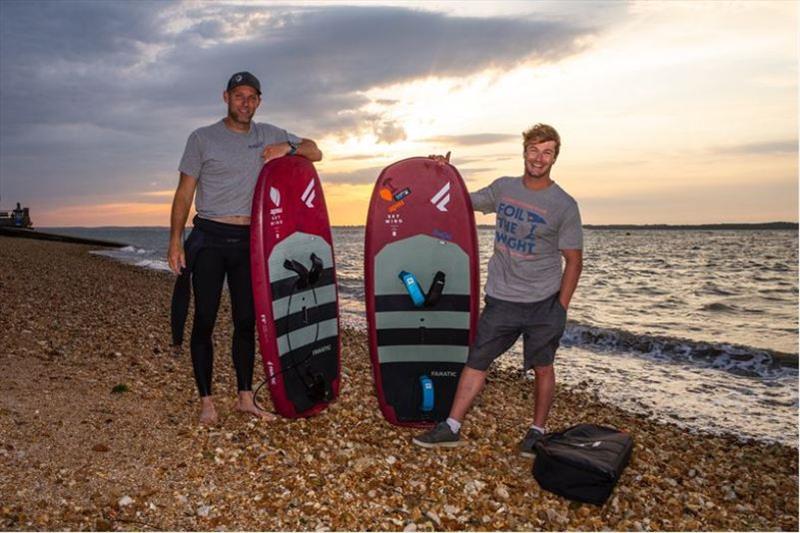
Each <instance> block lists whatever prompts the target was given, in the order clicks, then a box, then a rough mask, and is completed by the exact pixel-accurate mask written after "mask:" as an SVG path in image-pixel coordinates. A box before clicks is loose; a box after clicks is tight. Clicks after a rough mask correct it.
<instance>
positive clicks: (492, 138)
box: [421, 133, 522, 146]
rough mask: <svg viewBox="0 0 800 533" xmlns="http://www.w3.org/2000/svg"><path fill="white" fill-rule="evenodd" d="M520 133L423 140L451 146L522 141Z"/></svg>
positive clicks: (447, 136)
mask: <svg viewBox="0 0 800 533" xmlns="http://www.w3.org/2000/svg"><path fill="white" fill-rule="evenodd" d="M521 139H522V137H521V136H520V135H508V134H505V133H476V134H472V135H438V136H436V137H430V138H428V139H424V140H422V141H421V142H429V143H437V144H445V145H450V146H477V145H481V144H495V143H500V142H512V141H519V142H520V143H521V142H522V140H521Z"/></svg>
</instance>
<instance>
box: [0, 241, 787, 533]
mask: <svg viewBox="0 0 800 533" xmlns="http://www.w3.org/2000/svg"><path fill="white" fill-rule="evenodd" d="M89 250H91V247H89V246H86V245H77V244H66V243H53V242H41V241H34V240H27V239H21V238H10V237H0V264H2V265H3V266H2V268H0V301H2V306H1V307H0V365H2V372H0V529H2V530H37V531H41V530H141V531H151V530H311V531H315V530H388V531H433V530H486V531H494V530H524V531H530V530H591V531H595V530H624V531H643V530H670V531H674V530H696V531H711V530H715V531H716V530H735V531H749V530H759V531H761V530H769V531H775V530H786V531H797V529H798V450H797V447H792V446H785V445H781V444H767V443H762V442H758V441H754V440H748V441H745V440H740V439H739V438H737V436H735V435H723V436H714V435H710V434H703V433H695V434H690V433H688V432H687V431H686V430H684V429H681V428H679V427H677V426H672V425H669V424H665V423H657V422H654V421H652V420H650V419H647V418H644V417H642V416H641V415H635V414H631V413H628V412H626V411H623V410H621V409H619V408H616V407H615V406H613V405H608V404H604V403H602V402H600V401H599V400H598V399H597V398H596V397H595V396H594V395H592V394H591V393H589V392H588V391H585V390H582V388H581V387H580V386H577V387H572V388H570V389H567V388H565V387H560V388H558V389H557V396H556V401H555V405H554V407H553V411H552V414H551V417H550V420H549V422H548V424H549V428H550V429H562V428H566V427H568V426H571V425H574V424H577V423H581V422H592V423H597V424H603V425H609V426H614V427H617V428H620V429H624V430H626V431H628V432H630V434H631V435H632V437H633V438H634V441H635V448H634V451H633V455H632V459H631V463H630V465H629V466H628V468H627V469H626V470H625V472H624V474H623V476H622V478H621V480H620V482H619V485H618V486H617V488H616V490H615V492H614V494H613V495H612V497H611V498H610V499H609V500H608V502H607V503H606V504H605V505H604V506H602V507H598V506H593V505H587V504H578V503H574V502H570V501H568V500H565V499H563V498H560V497H558V496H555V495H553V494H550V493H548V492H546V491H544V490H542V489H540V488H539V486H538V485H537V483H536V481H535V480H534V479H533V477H532V475H531V465H532V461H531V460H530V459H524V458H521V457H519V456H518V455H517V454H516V445H517V442H518V441H519V439H520V438H521V436H522V435H523V434H524V432H525V429H526V427H527V424H528V423H529V419H530V412H531V411H532V403H533V398H532V382H531V381H530V379H528V378H527V377H526V376H525V375H524V374H522V373H521V372H519V371H515V370H509V369H500V368H495V369H493V370H492V371H491V373H490V376H489V381H488V384H487V388H486V390H485V391H484V394H483V395H482V397H481V398H480V399H479V401H478V402H477V403H476V406H475V407H474V409H473V411H472V412H471V414H470V416H469V417H468V418H467V420H466V423H465V425H464V429H463V430H462V432H463V434H464V436H465V437H466V444H465V445H464V446H462V447H460V448H458V449H455V450H442V451H438V450H436V451H431V450H422V449H420V448H417V447H415V446H414V445H412V444H411V437H412V436H413V435H414V434H415V433H416V432H417V431H418V430H414V429H408V428H398V427H394V426H391V425H389V424H387V423H386V422H384V420H383V418H382V417H381V415H380V412H379V410H378V403H377V399H376V398H375V395H374V389H373V385H372V376H371V369H370V361H369V354H368V350H367V344H366V338H365V336H364V334H363V333H361V332H358V331H354V330H345V331H344V332H343V341H342V369H343V378H342V390H341V397H340V398H339V400H338V401H337V402H336V403H335V404H333V405H332V406H331V407H330V408H329V409H328V410H326V411H325V412H323V413H322V414H321V415H319V416H316V417H314V418H311V419H306V420H285V419H278V420H277V421H274V422H264V421H257V420H255V419H253V418H252V417H249V416H247V415H244V414H241V413H239V412H237V411H236V410H235V409H234V400H235V396H236V390H235V386H236V383H235V377H234V375H233V369H232V365H231V362H230V353H229V352H230V342H231V341H230V330H231V326H230V308H229V305H228V300H227V295H225V296H224V297H223V305H222V308H221V309H220V316H219V319H218V322H217V329H216V332H215V354H216V361H215V368H214V370H215V375H214V387H215V403H216V406H217V410H218V412H219V415H220V421H219V423H218V424H217V425H215V426H213V427H204V426H200V425H198V424H197V414H198V400H197V393H196V390H195V385H194V380H193V377H192V370H191V362H190V358H189V354H188V346H186V347H185V348H184V351H183V353H181V354H174V353H173V352H172V350H171V348H170V332H169V303H170V295H171V289H172V282H173V278H172V276H171V275H170V274H167V273H163V272H157V271H153V270H146V269H142V268H137V267H135V266H130V265H124V264H120V263H117V262H114V261H113V260H111V259H109V258H107V257H101V256H97V255H92V254H90V253H89ZM188 326H189V327H191V324H189V325H188ZM187 344H188V343H187ZM257 357H258V356H257ZM559 364H569V360H568V358H564V359H561V360H560V361H559V360H557V363H556V371H558V365H559ZM262 378H263V370H262V369H261V366H260V363H259V362H257V365H256V380H257V382H260V380H261V379H262ZM256 384H257V383H256ZM631 386H632V387H636V386H637V384H635V383H632V384H631ZM268 396H269V395H268V393H267V391H266V389H263V390H262V391H261V393H260V394H259V397H258V399H259V401H260V403H261V404H262V405H265V407H266V408H267V409H270V404H269V398H268Z"/></svg>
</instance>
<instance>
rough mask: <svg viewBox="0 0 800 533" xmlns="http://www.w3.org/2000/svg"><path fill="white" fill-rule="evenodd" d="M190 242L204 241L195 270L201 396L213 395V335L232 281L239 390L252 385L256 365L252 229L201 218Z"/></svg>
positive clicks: (195, 358) (195, 360)
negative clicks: (251, 256) (223, 288)
mask: <svg viewBox="0 0 800 533" xmlns="http://www.w3.org/2000/svg"><path fill="white" fill-rule="evenodd" d="M194 222H195V225H194V229H192V233H191V234H190V235H189V238H188V239H187V246H188V245H189V241H190V240H192V239H193V238H195V239H201V240H202V244H201V246H200V247H199V251H198V252H197V255H196V257H195V258H194V264H193V266H192V287H193V289H194V298H195V300H194V325H193V327H192V339H191V352H192V366H193V367H194V377H195V381H196V382H197V390H198V392H199V393H200V396H201V397H203V396H210V395H211V378H212V372H213V366H214V343H213V339H212V334H213V332H214V324H215V323H216V321H217V312H218V311H219V303H220V298H221V296H222V287H223V285H224V283H225V280H226V279H227V281H228V290H229V292H230V297H231V311H232V315H233V346H232V355H233V366H234V368H235V369H236V382H237V387H238V390H239V391H249V390H252V387H253V365H254V361H255V311H254V308H253V290H252V283H251V280H250V227H249V226H238V225H235V224H222V223H220V222H213V221H210V220H205V219H201V218H199V217H196V218H195V220H194Z"/></svg>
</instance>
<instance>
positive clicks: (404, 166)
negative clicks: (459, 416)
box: [364, 157, 478, 427]
mask: <svg viewBox="0 0 800 533" xmlns="http://www.w3.org/2000/svg"><path fill="white" fill-rule="evenodd" d="M401 271H406V272H410V273H413V274H414V275H415V276H416V278H417V281H418V282H419V286H420V288H421V289H422V290H423V291H428V289H429V287H430V285H431V282H432V281H433V279H434V276H435V275H436V273H437V272H439V271H441V272H443V273H444V274H445V285H444V289H443V291H442V296H441V298H440V299H439V300H438V302H436V304H435V305H432V306H430V307H415V306H414V303H413V301H412V299H411V297H410V296H409V294H408V292H407V291H406V288H405V285H404V284H403V281H402V280H401V279H400V278H399V273H400V272H401ZM364 283H365V292H366V307H367V329H368V336H369V348H370V358H371V360H372V371H373V378H374V381H375V388H376V392H377V395H378V402H379V405H380V409H381V412H382V413H383V416H384V417H385V418H386V419H387V420H388V421H389V422H390V423H392V424H396V425H403V426H418V427H419V426H429V425H431V424H433V423H435V422H437V421H441V420H444V419H445V418H447V415H448V413H449V411H450V406H451V404H452V401H453V396H454V395H455V390H456V387H457V385H458V378H459V376H460V374H461V369H462V368H463V366H464V363H465V362H466V360H467V353H468V351H469V345H470V343H471V342H472V339H473V335H474V331H475V326H476V322H477V317H478V246H477V233H476V229H475V216H474V214H473V211H472V204H471V202H470V199H469V194H468V193H467V190H466V187H465V186H464V182H463V180H462V179H461V176H460V175H459V173H458V171H457V170H456V169H455V167H453V166H451V165H449V164H448V165H439V164H437V163H436V162H435V161H433V160H431V159H428V158H423V157H415V158H411V159H405V160H403V161H399V162H397V163H394V164H392V165H390V166H388V167H386V168H385V169H384V170H383V172H381V175H380V176H379V177H378V180H377V182H376V183H375V188H374V190H373V193H372V198H371V200H370V206H369V213H368V216H367V228H366V235H365V246H364ZM422 376H427V377H428V378H430V380H431V381H432V383H433V395H434V404H433V409H431V410H423V408H422V407H423V405H422V404H423V402H422V399H423V393H422V384H421V382H420V377H422Z"/></svg>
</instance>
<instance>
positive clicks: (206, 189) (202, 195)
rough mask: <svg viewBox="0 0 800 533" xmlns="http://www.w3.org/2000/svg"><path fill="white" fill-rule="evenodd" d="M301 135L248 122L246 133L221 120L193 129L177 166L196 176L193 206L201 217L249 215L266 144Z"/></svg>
mask: <svg viewBox="0 0 800 533" xmlns="http://www.w3.org/2000/svg"><path fill="white" fill-rule="evenodd" d="M288 141H292V142H294V143H300V141H301V139H300V138H299V137H297V136H296V135H293V134H291V133H289V132H287V131H286V130H283V129H281V128H278V127H276V126H273V125H272V124H257V123H255V122H253V123H251V124H250V132H249V133H236V132H234V131H231V130H229V129H228V128H227V127H226V126H225V123H224V122H223V121H222V120H220V121H219V122H216V123H214V124H212V125H210V126H205V127H203V128H199V129H196V130H195V131H193V132H192V134H191V135H189V140H188V141H186V149H185V150H184V152H183V157H182V158H181V163H180V165H179V166H178V170H179V171H180V172H183V173H184V174H188V175H189V176H192V177H194V178H197V194H196V196H195V209H196V210H197V214H198V215H199V216H200V217H201V218H217V217H225V216H250V212H251V210H252V203H253V191H254V190H255V187H256V182H257V181H258V175H259V174H260V173H261V167H262V166H263V165H264V161H263V160H262V159H261V152H263V151H264V147H265V146H267V145H269V144H277V143H283V142H288Z"/></svg>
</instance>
